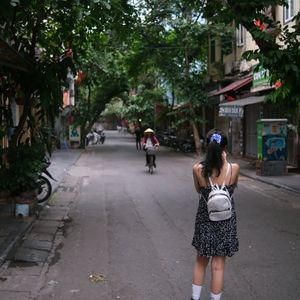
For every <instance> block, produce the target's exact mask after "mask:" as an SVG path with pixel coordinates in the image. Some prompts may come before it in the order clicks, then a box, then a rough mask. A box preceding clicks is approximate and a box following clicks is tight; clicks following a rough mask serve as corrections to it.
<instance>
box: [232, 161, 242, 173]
mask: <svg viewBox="0 0 300 300" xmlns="http://www.w3.org/2000/svg"><path fill="white" fill-rule="evenodd" d="M231 167H232V171H233V172H234V173H236V174H238V173H239V172H240V166H239V164H237V163H231Z"/></svg>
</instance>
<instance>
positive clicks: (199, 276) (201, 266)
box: [192, 255, 209, 300]
mask: <svg viewBox="0 0 300 300" xmlns="http://www.w3.org/2000/svg"><path fill="white" fill-rule="evenodd" d="M208 261H209V258H208V257H206V256H199V255H197V258H196V262H195V266H194V274H193V285H192V299H194V300H198V299H200V295H201V289H202V286H203V284H204V279H205V271H206V267H207V264H208Z"/></svg>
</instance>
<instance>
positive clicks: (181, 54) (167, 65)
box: [128, 1, 227, 154]
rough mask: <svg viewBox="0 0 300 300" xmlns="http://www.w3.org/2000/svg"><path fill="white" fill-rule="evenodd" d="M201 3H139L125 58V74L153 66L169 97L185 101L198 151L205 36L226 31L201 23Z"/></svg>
mask: <svg viewBox="0 0 300 300" xmlns="http://www.w3.org/2000/svg"><path fill="white" fill-rule="evenodd" d="M202 5H203V3H201V2H199V1H161V2H156V1H145V2H140V6H138V8H137V9H138V10H139V11H140V12H141V16H140V19H141V22H140V24H138V27H137V30H136V34H135V39H134V42H133V43H132V45H131V48H130V49H131V51H130V53H129V58H128V61H129V74H132V75H133V76H134V75H136V73H143V72H144V73H145V72H147V70H148V69H150V68H151V67H152V68H153V67H155V68H156V69H157V70H158V72H157V74H159V77H160V79H163V80H164V81H165V82H166V84H167V86H169V87H170V89H171V93H172V94H173V95H174V97H173V99H175V98H176V99H177V101H178V102H181V103H185V104H186V105H185V106H183V107H184V108H185V112H186V113H185V118H186V120H189V121H190V124H191V127H192V130H193V134H194V139H195V144H196V149H197V153H198V154H199V153H200V148H201V147H200V139H199V133H198V124H199V122H203V121H204V120H202V119H201V118H200V117H199V113H197V111H199V110H198V109H199V107H201V106H205V105H206V104H207V102H206V100H207V96H206V93H205V74H206V56H207V41H208V36H209V34H210V33H212V32H214V33H215V34H216V35H217V34H220V33H221V34H224V35H225V34H227V30H226V29H224V27H223V26H221V25H219V24H218V25H209V24H207V23H205V22H204V20H203V19H202V11H203V10H202V8H203V7H202ZM220 28H222V29H223V30H220ZM136 65H138V66H139V68H138V69H137V68H135V66H136ZM130 66H132V67H130Z"/></svg>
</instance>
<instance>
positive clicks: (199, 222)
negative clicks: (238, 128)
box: [192, 129, 239, 300]
mask: <svg viewBox="0 0 300 300" xmlns="http://www.w3.org/2000/svg"><path fill="white" fill-rule="evenodd" d="M206 143H207V154H206V158H205V160H204V161H203V162H201V163H197V164H195V165H194V167H193V176H194V183H195V188H196V190H197V192H198V193H199V196H200V197H199V198H200V199H199V206H198V211H197V215H196V221H195V231H194V237H193V242H192V245H193V246H194V247H195V248H196V250H197V257H196V262H195V266H194V274H193V285H192V300H199V299H200V296H201V289H202V286H203V284H204V279H205V271H206V267H207V265H208V263H209V260H211V285H210V290H211V298H210V299H211V300H220V299H221V295H222V290H223V282H224V267H225V259H226V257H231V256H232V255H233V254H234V253H235V252H237V251H238V247H239V243H238V238H237V226H236V213H235V209H234V202H233V199H232V195H233V192H234V189H235V187H236V186H237V183H238V175H239V165H238V164H235V163H229V162H228V161H227V158H226V147H227V137H226V136H225V135H224V133H223V132H222V131H221V130H217V129H214V130H211V131H210V132H209V133H208V134H207V136H206ZM223 184H224V189H225V190H226V191H228V193H229V195H230V197H231V200H230V201H231V205H230V201H229V205H230V206H231V217H229V219H225V220H217V221H216V220H214V221H212V220H211V219H210V215H209V213H208V207H207V201H208V196H209V193H210V192H211V191H212V187H213V186H214V189H215V188H216V187H219V188H220V187H222V186H223Z"/></svg>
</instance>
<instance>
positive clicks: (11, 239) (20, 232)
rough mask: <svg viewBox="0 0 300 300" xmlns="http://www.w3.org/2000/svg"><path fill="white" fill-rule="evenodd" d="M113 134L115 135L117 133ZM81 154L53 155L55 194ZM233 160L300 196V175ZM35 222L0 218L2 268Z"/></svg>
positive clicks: (245, 173)
mask: <svg viewBox="0 0 300 300" xmlns="http://www.w3.org/2000/svg"><path fill="white" fill-rule="evenodd" d="M112 134H113V135H114V134H115V133H112ZM107 135H108V136H109V132H107ZM123 135H124V137H127V138H128V139H130V138H131V136H130V135H128V134H123ZM132 141H133V142H134V138H132ZM81 153H82V150H74V149H67V150H56V151H55V152H54V153H53V155H52V157H51V165H50V167H49V169H48V170H49V172H50V173H51V174H52V176H53V177H54V178H55V179H56V181H51V183H52V186H53V192H55V191H56V190H57V189H58V187H59V184H60V182H61V181H62V180H63V178H64V177H65V176H66V174H67V172H68V170H69V169H70V168H71V166H72V165H73V164H74V163H75V162H76V160H77V159H78V158H79V157H80V154H81ZM231 160H232V161H234V162H237V163H239V165H240V168H241V175H243V176H247V177H250V178H252V179H254V180H257V181H261V182H264V183H267V184H271V185H273V186H276V187H280V188H283V189H287V190H289V191H292V192H295V193H297V194H299V195H300V174H296V173H289V174H288V175H285V176H258V175H256V170H255V164H254V163H253V161H249V160H245V159H241V158H238V159H236V158H232V159H231ZM54 197H55V194H54ZM299 200H300V198H299ZM42 214H43V213H42ZM61 219H63V218H61ZM35 220H36V217H35V216H31V217H27V218H23V219H16V218H14V217H13V216H9V217H8V216H5V217H3V216H2V217H1V216H0V266H1V265H2V264H3V263H4V262H5V260H6V258H7V256H8V255H9V253H10V251H11V250H12V249H13V247H14V245H15V244H16V243H17V242H18V241H19V240H20V239H21V238H22V236H24V234H25V233H26V232H28V231H29V230H30V229H31V226H32V224H33V223H34V221H35Z"/></svg>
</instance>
